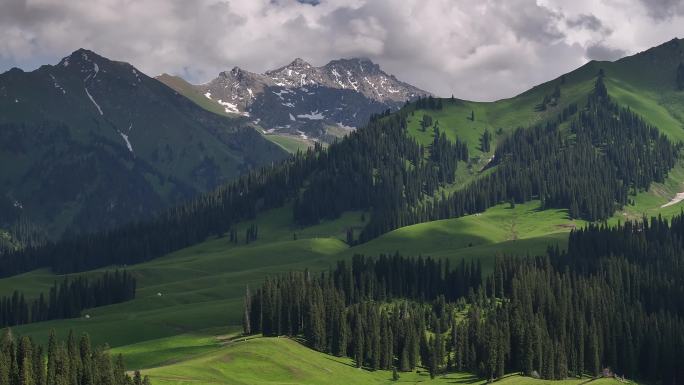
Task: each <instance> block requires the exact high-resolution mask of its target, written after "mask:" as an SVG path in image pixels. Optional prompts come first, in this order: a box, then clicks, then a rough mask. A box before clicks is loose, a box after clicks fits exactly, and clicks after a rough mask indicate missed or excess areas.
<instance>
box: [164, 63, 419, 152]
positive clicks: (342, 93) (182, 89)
mask: <svg viewBox="0 0 684 385" xmlns="http://www.w3.org/2000/svg"><path fill="white" fill-rule="evenodd" d="M157 79H158V80H160V81H162V82H163V83H165V84H166V85H168V86H170V87H172V88H174V89H176V91H178V92H179V93H182V94H184V95H186V96H188V97H189V98H191V99H193V100H196V101H197V100H201V99H202V98H204V99H205V100H202V101H201V102H200V103H202V104H204V105H206V104H207V102H208V103H209V104H212V105H213V107H214V108H216V107H219V108H221V109H223V111H224V112H225V113H227V114H235V115H242V116H246V117H249V119H250V120H251V121H252V122H253V123H254V124H257V125H259V126H261V127H262V128H263V130H264V131H265V132H266V133H268V134H281V135H290V136H299V137H301V138H303V139H309V138H310V139H315V140H321V141H324V142H332V141H333V140H334V139H335V138H339V137H341V136H343V135H344V134H345V133H347V132H349V131H350V130H352V129H354V128H356V127H360V126H362V125H364V124H365V123H366V122H367V121H368V118H369V117H370V116H371V115H373V114H378V113H381V112H384V111H385V110H388V109H389V110H392V111H396V110H397V109H398V108H399V107H401V106H403V105H404V104H405V103H406V102H407V101H413V100H415V99H416V98H418V97H420V96H427V95H429V93H428V92H426V91H423V90H421V89H419V88H417V87H414V86H412V85H410V84H407V83H405V82H402V81H400V80H398V79H397V78H396V77H394V76H393V75H389V74H387V73H385V72H384V71H383V70H382V69H381V68H380V66H379V65H377V64H375V63H373V62H372V61H370V60H368V59H360V58H353V59H339V60H333V61H331V62H329V63H328V64H326V65H324V66H322V67H315V66H313V65H311V64H309V63H307V62H306V61H304V60H302V59H300V58H297V59H295V60H293V61H292V62H291V63H290V64H288V65H286V66H283V67H280V68H277V69H274V70H270V71H266V72H265V73H263V74H259V73H254V72H250V71H247V70H244V69H241V68H239V67H234V68H233V69H231V70H230V71H224V72H221V73H219V75H218V77H216V78H215V79H213V80H211V81H209V82H207V83H204V84H199V85H191V84H189V83H188V82H186V81H184V80H183V79H181V78H178V77H174V76H171V75H167V74H163V75H160V76H158V77H157Z"/></svg>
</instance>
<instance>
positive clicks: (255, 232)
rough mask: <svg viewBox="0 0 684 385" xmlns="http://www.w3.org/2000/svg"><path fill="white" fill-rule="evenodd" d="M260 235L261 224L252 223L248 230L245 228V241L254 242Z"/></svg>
mask: <svg viewBox="0 0 684 385" xmlns="http://www.w3.org/2000/svg"><path fill="white" fill-rule="evenodd" d="M258 237H259V226H257V225H256V224H252V225H250V226H249V227H248V228H247V230H245V243H252V242H254V241H256V240H257V238H258Z"/></svg>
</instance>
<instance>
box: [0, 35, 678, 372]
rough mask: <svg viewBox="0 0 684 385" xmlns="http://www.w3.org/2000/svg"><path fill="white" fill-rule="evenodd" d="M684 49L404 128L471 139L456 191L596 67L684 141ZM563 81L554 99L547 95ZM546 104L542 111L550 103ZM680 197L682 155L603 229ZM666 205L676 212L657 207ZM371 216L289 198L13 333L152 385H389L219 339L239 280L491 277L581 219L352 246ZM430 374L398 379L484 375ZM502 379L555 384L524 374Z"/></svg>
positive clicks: (532, 206)
mask: <svg viewBox="0 0 684 385" xmlns="http://www.w3.org/2000/svg"><path fill="white" fill-rule="evenodd" d="M683 47H684V43H682V41H680V40H673V41H671V42H668V43H666V44H664V45H662V46H660V47H656V48H653V49H652V50H649V51H646V52H644V53H641V54H638V55H636V56H634V57H630V58H625V59H622V60H619V61H616V62H590V63H588V64H587V65H585V66H583V67H581V68H580V69H578V70H576V71H573V72H571V73H569V74H567V75H565V76H563V77H561V78H558V79H555V80H553V81H551V82H548V83H545V84H542V85H539V86H537V87H534V88H533V89H531V90H530V91H527V92H525V93H523V94H521V95H518V96H516V97H514V98H511V99H506V100H501V101H497V102H492V103H475V102H468V101H462V100H449V99H443V100H442V101H443V105H444V107H443V108H442V109H441V110H432V109H430V110H428V109H416V108H415V106H414V105H410V106H408V107H406V108H408V109H410V110H411V112H410V114H409V118H408V121H407V127H408V132H409V133H410V134H411V136H412V137H413V138H415V139H416V140H417V141H418V142H419V143H420V144H423V145H424V146H426V147H427V146H429V144H430V143H431V142H432V140H433V136H432V133H431V132H430V130H427V131H423V130H422V129H421V128H420V120H421V119H422V117H423V115H425V114H429V115H431V116H432V118H433V120H435V121H439V127H440V130H441V131H443V132H445V133H446V135H447V136H448V137H449V138H450V139H452V140H455V139H456V138H459V139H461V140H465V141H466V142H467V144H468V149H469V152H470V159H469V161H467V162H460V164H459V169H458V171H457V175H458V179H457V181H456V183H454V184H452V185H448V186H442V188H441V190H440V191H458V190H460V189H462V188H464V187H465V186H466V185H467V184H468V183H470V182H472V181H475V180H478V179H479V178H481V177H482V176H484V175H486V174H487V173H488V172H491V171H490V170H491V169H489V170H487V169H486V166H487V164H488V163H489V162H490V159H491V157H492V155H493V153H494V149H495V148H496V144H498V143H500V142H501V141H502V140H503V139H504V138H506V137H507V135H509V134H510V133H511V132H512V131H513V130H515V129H516V128H517V127H520V126H522V127H526V126H530V125H533V124H536V123H543V122H546V121H549V120H553V119H556V116H557V115H558V113H559V112H560V111H562V110H563V108H565V107H567V106H569V105H570V104H572V103H576V104H578V105H580V106H581V105H584V104H585V103H586V99H587V95H588V93H589V92H590V91H591V90H592V89H593V87H594V82H595V79H596V75H597V73H598V72H599V71H600V70H603V71H604V72H605V82H606V86H607V89H608V92H609V94H610V96H611V97H612V98H613V99H614V100H615V101H616V102H617V103H619V104H620V105H622V106H625V107H629V108H630V109H632V110H633V111H635V112H637V113H638V114H639V115H641V116H642V117H643V118H644V119H645V120H646V121H647V122H648V123H650V124H653V125H655V126H657V127H658V129H659V130H661V131H662V132H663V133H665V134H666V135H667V136H668V137H669V138H670V139H671V140H674V141H681V140H684V120H682V119H683V118H682V117H683V116H684V107H683V106H684V104H683V103H682V101H683V99H682V92H680V91H676V90H675V88H674V78H673V76H670V75H671V74H674V71H675V68H676V66H677V65H678V64H679V62H680V61H681V58H682V50H683ZM645 66H657V67H658V68H659V71H646V72H644V70H643V69H644V68H645ZM557 86H558V87H559V88H560V97H559V98H555V100H553V101H548V99H549V98H548V96H549V95H552V94H553V93H554V92H555V89H556V87H557ZM545 99H547V103H544V100H545ZM552 99H553V98H552ZM540 104H544V106H543V108H542V106H540ZM471 114H472V115H471ZM473 115H474V119H472V120H471V119H470V117H471V116H473ZM485 129H487V130H488V131H490V132H491V133H492V134H494V137H493V144H492V150H491V151H489V152H482V151H481V150H480V148H479V138H480V137H481V135H482V133H483V132H484V130H485ZM428 151H429V149H428ZM682 191H684V169H683V168H682V164H681V161H680V162H679V163H678V164H677V166H675V168H674V169H672V170H671V171H670V173H669V174H668V177H667V178H666V179H665V181H664V182H663V183H653V184H651V187H650V188H649V189H648V191H639V192H638V193H637V194H636V195H632V196H630V199H631V200H632V201H633V204H629V205H627V206H625V207H624V208H623V209H621V210H618V211H617V212H616V213H615V214H614V215H613V216H612V217H611V218H609V219H608V222H609V223H616V222H618V221H624V220H625V219H635V218H640V217H641V216H642V215H644V214H645V215H648V216H651V215H658V214H662V215H664V216H666V217H670V216H672V215H674V214H677V213H679V212H680V210H682V207H684V206H682V203H678V202H674V201H671V200H672V199H673V198H675V197H676V194H677V193H680V192H682ZM426 199H428V200H429V199H431V197H428V198H426ZM668 202H672V203H673V204H671V205H669V206H665V207H662V206H663V205H665V204H667V203H668ZM371 217H372V212H364V211H347V212H345V213H344V214H342V216H341V217H339V218H338V219H335V220H326V221H322V222H320V223H319V224H316V225H312V226H301V225H298V224H296V221H295V220H294V217H293V210H292V204H291V203H287V204H286V205H284V206H283V207H280V208H276V209H271V210H268V211H263V212H260V213H259V214H258V215H257V216H256V218H255V219H253V220H249V221H243V222H241V223H239V224H237V225H236V226H235V229H236V230H237V232H238V234H240V236H242V234H244V232H245V230H246V229H247V228H248V227H250V226H251V225H253V224H257V225H258V228H259V237H258V239H257V240H256V241H255V242H253V243H250V244H244V242H242V241H240V242H239V243H238V244H237V245H236V244H233V243H231V242H229V241H228V239H227V238H226V237H220V238H217V237H211V238H210V239H207V240H206V241H205V242H203V243H201V244H198V245H195V246H191V247H188V248H186V249H183V250H179V251H177V252H174V253H171V254H169V255H167V256H164V257H162V258H157V259H154V260H151V261H148V262H145V263H141V264H137V265H133V266H128V267H127V268H128V270H129V271H131V272H133V273H134V274H135V276H136V277H137V278H138V283H139V288H138V291H137V298H136V299H135V300H133V301H130V302H127V303H122V304H117V305H111V306H107V307H102V308H97V309H91V310H88V311H87V314H88V315H89V316H90V317H89V318H87V319H86V318H85V317H84V318H80V319H72V320H58V321H49V322H44V323H37V324H30V325H25V326H20V327H17V328H15V332H17V333H20V334H29V335H32V336H34V337H35V338H37V339H38V340H41V341H45V339H46V336H47V331H48V330H49V329H50V328H55V329H57V330H58V332H59V333H60V334H64V333H66V331H67V330H68V329H72V328H73V329H75V330H76V331H77V332H83V331H87V332H89V333H90V334H91V335H92V337H93V340H94V341H96V342H101V343H108V344H109V345H110V346H112V347H113V348H114V349H113V351H114V352H121V353H124V354H125V355H126V360H127V363H128V364H129V366H130V367H131V368H134V369H138V368H140V369H146V370H145V373H147V374H149V375H151V377H152V379H153V383H154V384H189V383H200V384H203V383H206V384H214V383H250V384H252V383H254V384H258V383H274V384H275V383H293V382H294V383H312V384H313V383H335V382H334V381H337V382H338V383H368V384H376V383H377V384H383V383H389V382H390V381H389V380H390V378H391V373H388V372H382V371H378V372H367V371H361V370H358V369H355V368H352V367H351V366H350V364H349V362H348V361H346V360H345V359H338V358H335V357H331V356H327V355H323V354H321V353H316V352H314V351H312V350H309V349H306V348H304V347H303V346H302V345H299V344H297V343H296V342H294V341H292V340H288V339H284V338H281V339H271V338H255V339H249V340H247V341H242V340H240V339H239V338H238V339H231V338H229V337H225V335H226V333H229V334H230V333H234V332H235V331H236V330H237V329H238V327H239V326H238V325H239V323H240V318H241V316H242V296H243V293H244V290H245V286H247V285H250V286H257V285H258V284H260V283H261V282H262V281H263V279H264V277H265V276H268V275H275V274H279V273H282V272H285V271H291V270H303V269H309V270H311V271H313V272H319V271H323V270H326V269H328V268H330V267H331V266H332V265H333V264H334V263H335V262H336V261H338V260H340V259H345V258H350V257H351V256H353V255H354V254H357V253H359V254H366V255H377V254H381V253H395V252H399V253H401V254H403V255H408V256H417V255H423V256H428V255H429V256H435V257H445V258H449V259H451V260H453V261H458V260H460V259H463V258H466V259H469V260H470V259H477V260H480V261H481V262H482V265H483V268H484V271H485V272H488V271H491V268H492V266H493V264H492V261H493V257H494V256H495V255H497V254H507V255H526V254H530V255H534V254H541V253H543V252H544V251H545V250H546V248H547V247H548V246H550V245H559V246H560V247H561V248H562V247H563V246H564V245H565V243H566V242H567V234H568V232H569V231H570V230H571V229H573V228H575V227H581V226H583V225H585V224H586V223H587V222H586V221H582V220H574V219H570V218H569V217H568V211H567V210H566V209H547V210H544V209H542V206H541V203H540V201H538V200H533V201H529V202H527V203H524V204H515V205H513V207H511V205H509V204H499V205H496V206H494V207H491V208H489V209H487V210H486V211H484V212H483V213H480V214H474V215H467V216H463V217H460V218H451V219H444V220H439V221H431V222H425V223H418V224H415V225H411V226H404V227H400V228H398V229H396V230H393V231H390V232H387V233H385V234H383V235H381V236H379V237H377V238H374V239H372V240H370V241H369V242H366V243H362V244H358V245H354V246H351V247H350V246H349V245H347V244H346V243H345V240H346V232H347V230H348V229H354V230H355V231H356V230H360V229H362V228H363V226H365V225H366V224H367V223H368V222H369V220H370V219H371ZM101 270H106V269H100V271H101ZM97 273H98V271H93V272H85V273H82V274H97ZM55 279H59V277H57V276H55V275H54V274H52V273H50V272H49V271H46V270H37V271H33V272H29V273H25V274H22V275H18V276H14V277H9V278H5V279H0V295H5V294H8V293H10V291H11V290H13V289H18V290H22V291H23V292H25V293H26V295H27V296H29V297H35V296H37V295H39V293H40V292H44V291H45V290H47V289H48V288H49V286H50V285H51V284H52V282H53V281H54V280H55ZM207 368H211V369H207ZM428 380H429V376H427V378H426V374H425V373H420V374H419V373H410V374H408V373H405V374H402V378H401V381H400V382H405V383H418V382H421V383H422V382H426V383H478V380H477V379H474V378H472V377H469V376H467V375H461V374H450V375H448V376H445V377H440V378H437V379H435V380H434V381H428ZM584 381H586V380H576V381H575V380H568V381H563V382H558V383H559V384H565V383H567V384H575V383H583V382H584ZM499 382H500V383H501V384H511V385H514V384H534V383H539V384H546V383H550V382H549V381H535V380H532V379H529V378H521V377H517V376H511V377H506V378H504V379H502V380H500V381H499ZM590 383H592V384H612V383H616V382H614V381H612V380H597V381H592V382H590Z"/></svg>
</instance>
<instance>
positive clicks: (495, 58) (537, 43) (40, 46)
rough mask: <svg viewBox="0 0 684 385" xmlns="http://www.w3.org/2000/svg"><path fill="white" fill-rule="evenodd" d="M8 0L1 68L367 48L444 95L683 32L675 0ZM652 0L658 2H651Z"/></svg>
mask: <svg viewBox="0 0 684 385" xmlns="http://www.w3.org/2000/svg"><path fill="white" fill-rule="evenodd" d="M306 3H314V4H315V3H316V1H312V0H307V1H305V2H304V3H302V2H298V1H295V0H241V1H236V0H231V1H219V0H197V1H187V0H71V1H68V2H66V1H63V0H3V2H2V4H0V36H3V39H0V68H2V69H7V68H9V67H10V66H12V65H19V66H21V67H24V68H26V69H31V68H35V67H37V66H38V65H39V64H42V63H44V62H52V63H55V62H57V61H58V60H59V58H61V57H62V56H66V55H67V54H68V53H70V52H71V51H73V50H75V49H77V48H80V47H84V48H88V49H92V50H94V51H96V52H98V53H100V54H102V55H104V56H107V57H110V58H112V59H116V60H125V61H128V62H131V63H132V64H133V65H135V66H136V67H138V68H140V69H141V70H142V71H144V72H146V73H147V74H150V75H156V74H159V73H161V72H171V73H176V74H180V75H182V76H185V77H188V78H190V80H192V81H195V82H202V81H206V80H209V79H210V78H212V77H214V76H215V75H216V74H217V73H218V72H220V71H222V70H226V69H229V68H232V67H233V66H235V65H238V66H240V67H243V68H245V69H248V70H252V71H259V72H261V71H265V70H267V69H271V68H275V67H278V66H281V65H283V64H285V63H288V62H289V61H291V60H292V58H294V57H302V58H304V59H306V60H308V61H309V62H311V63H313V64H316V65H322V64H325V63H326V62H327V61H329V60H331V59H335V58H339V57H351V56H365V57H368V58H370V59H372V60H374V61H376V62H378V63H379V64H380V65H381V66H382V67H383V68H384V69H385V70H387V71H388V72H391V73H394V74H395V75H397V77H399V78H400V79H402V80H405V81H407V82H410V83H412V84H415V85H417V86H419V87H421V88H424V89H426V90H428V91H433V92H435V93H437V94H439V95H444V96H448V95H451V94H452V93H453V94H455V95H456V96H458V97H462V98H467V99H477V100H491V99H496V98H502V97H509V96H513V95H515V94H517V93H519V92H522V91H524V90H526V89H528V88H530V87H531V86H532V85H534V84H537V83H540V82H543V81H545V80H548V79H551V78H554V77H556V76H558V75H560V74H561V73H564V72H568V71H570V70H572V69H574V68H576V67H578V66H580V65H582V64H583V63H584V62H586V61H587V60H589V59H590V58H594V57H596V58H603V59H605V58H614V57H615V55H619V54H620V53H621V52H625V53H636V52H638V51H641V50H643V49H646V48H648V47H651V46H653V45H657V44H659V43H662V42H665V41H667V40H670V39H671V38H673V37H675V36H677V35H678V34H679V35H684V34H683V33H682V32H684V18H683V17H682V14H683V13H684V12H682V7H681V6H680V5H678V4H679V3H678V2H677V1H676V0H659V1H658V2H656V4H655V5H653V6H652V5H650V2H646V1H645V0H601V1H597V0H574V1H572V2H567V1H564V0H536V1H535V0H484V1H481V2H478V3H474V2H472V1H469V0H402V1H401V2H397V1H395V0H320V2H319V3H318V4H317V5H311V4H306ZM646 3H649V4H646Z"/></svg>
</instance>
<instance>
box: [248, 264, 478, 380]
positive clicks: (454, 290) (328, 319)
mask: <svg viewBox="0 0 684 385" xmlns="http://www.w3.org/2000/svg"><path fill="white" fill-rule="evenodd" d="M481 274H482V273H481V268H480V266H479V264H466V263H464V262H462V263H461V264H460V265H459V266H458V267H457V268H455V269H451V268H450V267H449V264H448V261H447V262H444V261H441V260H433V259H430V258H427V259H423V258H415V259H411V258H403V257H400V256H398V255H394V256H391V257H389V256H380V257H379V258H377V259H372V258H366V257H363V256H358V255H357V256H354V258H353V260H352V262H351V265H347V264H346V263H345V262H344V261H341V262H339V263H338V264H337V266H336V268H335V269H333V270H332V271H330V272H329V273H327V274H323V275H321V276H319V277H312V276H311V275H310V273H308V272H304V273H290V274H287V275H284V276H281V277H276V278H274V279H267V280H266V282H265V283H264V285H263V286H262V287H261V288H260V289H259V290H257V291H256V292H255V293H254V294H253V295H252V294H250V293H249V291H247V294H246V296H245V319H244V320H243V326H244V330H245V331H247V330H250V331H251V332H253V333H263V334H264V335H290V336H299V335H303V336H305V337H306V339H307V342H308V344H309V345H310V346H311V347H313V348H314V349H317V350H319V351H323V352H328V353H332V354H335V355H338V356H349V357H352V358H354V359H355V361H356V363H357V365H358V366H359V367H361V366H365V367H369V368H371V369H391V368H392V367H394V366H398V367H399V368H400V370H404V371H406V370H412V369H414V368H415V367H416V366H417V365H418V364H419V363H420V362H427V361H426V360H428V359H429V358H426V357H430V354H431V353H427V354H426V353H425V351H430V352H431V351H432V349H433V347H434V346H440V347H443V346H446V345H445V343H444V341H442V339H441V338H442V336H441V333H438V334H439V335H438V337H437V338H436V339H434V340H433V339H430V340H428V339H426V338H425V335H424V334H423V333H422V331H424V330H425V329H426V327H427V326H426V325H428V324H429V325H431V326H429V327H430V328H432V327H433V326H434V327H436V328H437V329H438V330H440V329H441V330H444V331H446V330H447V328H448V325H451V324H453V323H454V322H455V318H454V316H455V311H454V309H455V307H454V306H455V305H452V304H447V300H450V301H455V300H456V299H457V298H461V297H463V296H465V295H466V294H470V295H471V296H472V295H473V292H472V287H479V286H480V284H481V282H480V281H481ZM442 293H448V297H445V296H444V294H442ZM394 299H401V300H399V301H395V302H394V303H393V305H392V306H389V307H388V306H385V305H383V303H384V302H390V303H392V302H393V300H394ZM404 299H412V300H414V301H421V302H422V301H428V303H427V304H426V305H424V306H416V303H418V302H415V303H414V302H409V301H405V300H404ZM442 350H443V349H442V348H439V349H436V352H437V358H434V359H432V361H431V362H434V363H435V365H436V364H437V362H441V361H443V359H444V358H445V357H446V353H444V352H442ZM440 352H442V353H440ZM421 357H422V358H421ZM439 368H440V370H441V369H443V368H442V365H441V364H440V365H439Z"/></svg>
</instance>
